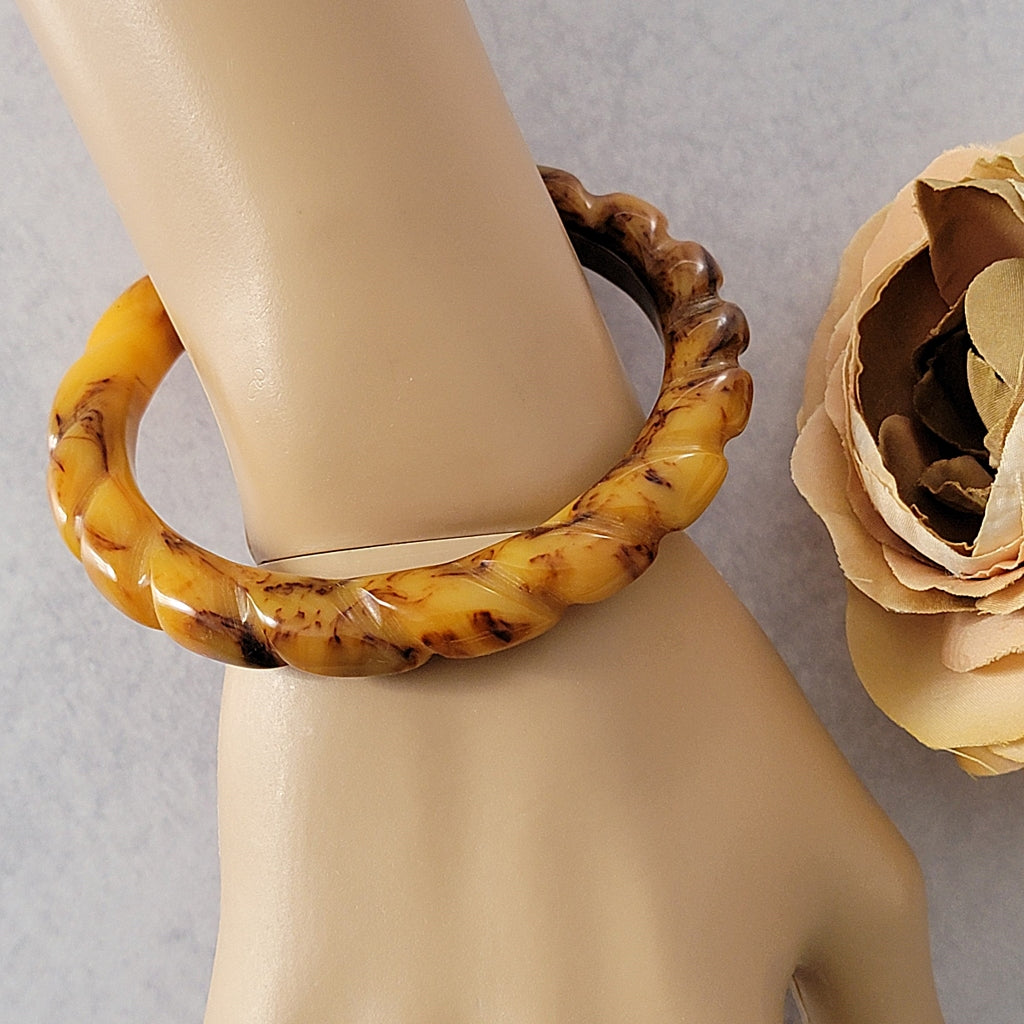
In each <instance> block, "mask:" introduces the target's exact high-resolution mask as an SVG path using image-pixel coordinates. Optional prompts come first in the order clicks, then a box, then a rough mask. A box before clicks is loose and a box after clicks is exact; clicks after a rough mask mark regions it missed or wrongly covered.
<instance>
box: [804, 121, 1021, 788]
mask: <svg viewBox="0 0 1024 1024" xmlns="http://www.w3.org/2000/svg"><path fill="white" fill-rule="evenodd" d="M1022 405H1024V135H1021V136H1017V137H1016V138H1014V139H1011V140H1008V141H1007V142H1005V143H1001V144H1000V145H998V146H996V147H993V148H991V149H989V148H965V149H959V150H953V151H951V152H949V153H945V154H943V155H942V156H941V157H939V158H938V159H937V160H935V161H933V162H932V164H930V165H929V166H928V167H927V168H926V169H925V171H924V172H923V174H922V175H921V177H920V178H919V179H918V180H917V181H915V182H912V183H911V184H910V185H907V186H906V187H905V188H904V189H903V190H902V191H901V192H900V193H899V194H898V195H897V197H896V199H895V200H894V201H893V202H892V203H891V204H890V205H889V206H887V207H886V208H885V209H883V210H881V211H879V213H877V214H875V216H874V217H872V218H871V220H869V221H868V222H867V224H865V225H864V226H863V227H862V228H861V229H860V231H859V232H858V233H857V234H856V235H855V236H854V239H853V241H852V242H851V243H850V246H849V248H848V249H847V251H846V253H845V255H844V257H843V261H842V264H841V267H840V271H839V277H838V280H837V282H836V288H835V292H834V294H833V298H832V301H831V303H830V305H829V308H828V310H827V312H826V314H825V318H824V320H823V321H822V324H821V326H820V327H819V329H818V333H817V335H816V337H815V340H814V345H813V348H812V352H811V356H810V360H809V364H808V369H807V382H806V389H805V394H804V403H803V408H802V409H801V412H800V416H799V419H798V426H799V429H800V433H799V437H798V438H797V442H796V446H795V448H794V451H793V478H794V480H795V482H796V484H797V487H798V488H799V489H800V491H801V493H802V494H803V495H804V497H805V498H806V499H807V501H808V502H809V504H810V505H811V507H812V508H813V509H814V511H815V512H816V513H817V514H818V515H819V516H821V518H822V519H823V520H824V522H825V524H826V526H827V527H828V530H829V532H830V534H831V536H832V541H833V543H834V545H835V548H836V553H837V555H838V558H839V562H840V565H841V566H842V569H843V572H844V573H845V574H846V577H847V579H848V581H849V584H850V586H849V588H848V589H849V601H848V604H847V637H848V641H849V645H850V653H851V655H852V658H853V663H854V666H855V668H856V670H857V673H858V675H859V676H860V678H861V680H862V682H863V683H864V686H865V688H866V689H867V691H868V693H869V694H870V696H871V698H872V699H873V700H874V701H875V703H876V704H878V706H879V707H880V708H881V709H882V710H883V711H884V712H885V713H886V714H887V715H889V717H890V718H892V719H893V720H894V721H895V722H897V723H898V724H899V725H901V726H903V727H904V728H905V729H907V730H908V731H909V732H910V733H912V734H913V735H914V736H916V737H917V738H918V739H919V740H921V742H923V743H925V744H926V745H928V746H930V747H933V748H936V749H943V750H951V751H952V752H953V753H955V754H956V756H957V758H958V760H959V762H960V764H961V766H962V767H963V768H965V769H966V770H967V771H968V772H971V773H972V774H976V775H988V774H996V773H1001V772H1005V771H1011V770H1014V769H1017V768H1020V767H1024V414H1022V413H1021V411H1020V410H1021V406H1022Z"/></svg>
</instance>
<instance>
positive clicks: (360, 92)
mask: <svg viewBox="0 0 1024 1024" xmlns="http://www.w3.org/2000/svg"><path fill="white" fill-rule="evenodd" d="M23 7H24V9H25V12H26V15H27V16H28V19H29V22H30V24H31V25H32V27H33V28H34V30H35V32H36V35H37V37H38V38H39V41H40V43H41V45H42V47H43V50H44V53H46V55H47V56H48V58H49V60H50V63H51V66H52V67H53V69H54V72H55V74H56V77H57V79H58V82H59V83H60V84H61V86H62V89H63V91H64V93H65V96H66V97H67V99H68V102H69V105H70V106H71V108H72V111H73V113H74V114H75V116H76V119H77V121H78V123H79V125H80V128H81V130H82V132H83V135H84V136H85V138H86V141H87V143H88V144H89V146H90V148H91V150H92V152H93V155H94V158H95V159H96V162H97V164H98V165H99V167H100V169H101V172H102V173H103V174H104V177H105V179H106V181H107V183H108V187H109V189H110V191H111V194H112V195H113V197H114V200H115V202H116V204H117V205H118V207H119V210H120V211H121V214H122V217H123V218H124V220H125V223H126V225H127V226H128V229H129V231H130V233H131V234H132V237H133V239H134V240H135V242H136V245H137V247H138V249H139V252H140V254H141V256H142V259H143V261H144V263H145V265H146V266H147V268H148V269H149V271H150V273H151V276H152V277H153V279H154V282H155V283H156V285H157V288H158V290H159V291H160V292H161V295H162V297H163V299H164V301H165V304H166V305H167V306H168V309H169V312H170V313H171V316H172V319H173V320H174V321H175V324H176V326H177V327H178V329H179V331H180V332H181V334H182V336H183V340H184V341H185V343H186V347H187V348H188V349H189V352H190V355H191V356H192V358H193V360H194V361H195V362H196V365H197V368H198V370H199V373H200V377H201V378H202V380H203V383H204V386H205V387H206V389H207V392H208V394H209V395H210V398H211V402H212V404H213V407H214V411H215V413H216V415H217V417H218V421H219V422H220V424H221V428H222V431H223V433H224V435H225V438H226V441H227V444H228V447H229V451H230V453H231V457H232V463H233V467H234V469H235V473H236V477H237V479H238V482H239V486H240V489H241V492H242V499H243V506H244V509H245V513H246V520H247V527H248V532H249V536H250V540H251V542H252V543H253V547H254V550H255V551H256V552H257V553H258V554H259V555H260V556H261V557H267V558H269V557H283V556H287V555H292V554H298V553H302V552H305V551H316V550H325V549H332V548H342V547H348V546H359V545H365V544H375V543H387V542H393V541H403V540H409V539H419V538H430V537H435V536H450V535H458V534H469V533H478V532H492V531H497V530H502V529H518V528H521V527H524V526H530V525H533V524H534V523H535V522H537V521H539V520H540V519H543V518H545V517H546V516H547V515H548V514H550V512H552V511H554V509H555V508H557V507H558V506H559V504H560V503H561V502H562V501H563V500H565V499H567V498H569V497H571V496H572V495H573V494H574V493H576V492H578V491H579V490H580V489H581V488H582V487H583V486H585V485H586V484H588V483H590V482H591V481H592V480H593V479H594V478H596V476H598V475H600V473H601V472H602V471H603V470H604V469H606V468H607V467H608V465H610V464H611V463H612V462H614V461H615V459H616V458H617V457H618V455H620V454H621V452H622V451H623V450H624V449H625V447H626V446H627V444H628V441H629V440H630V438H631V436H632V435H633V433H634V431H635V428H636V426H637V419H638V413H637V410H636V408H635V405H634V403H633V401H632V397H631V395H630V393H629V391H628V387H627V385H626V383H625V381H624V380H623V377H622V374H621V372H620V370H619V368H618V366H617V362H616V359H615V356H614V354H613V352H612V350H611V348H610V345H609V342H608V339H607V336H606V334H605V332H604V328H603V325H602V324H601V323H600V319H599V317H598V316H597V314H596V312H595V310H594V308H593V305H592V301H591V299H590V297H589V294H588V292H587V290H586V288H585V284H584V282H583V280H582V277H581V275H580V273H579V270H578V267H577V266H576V263H575V260H574V258H573V256H572V254H571V251H570V250H569V248H568V245H567V243H566V241H565V239H564V237H563V235H562V233H561V230H560V227H559V225H558V223H557V218H556V217H555V215H554V213H553V211H552V210H551V208H550V205H549V203H548V201H547V197H546V195H545V193H544V189H543V187H542V185H541V183H540V182H539V180H538V178H537V175H536V173H535V172H534V169H533V165H532V161H531V159H530V156H529V154H528V153H527V151H526V149H525V146H524V145H523V144H522V140H521V138H520V137H519V135H518V132H517V130H516V128H515V125H514V123H513V122H512V119H511V116H510V114H509V112H508V110H507V107H506V105H505V103H504V99H503V98H502V96H501V93H500V90H499V89H498V87H497V85H496V83H495V82H494V79H493V75H492V74H491V72H490V69H489V67H488V65H487V61H486V57H485V56H484V54H483V52H482V49H481V47H480V45H479V41H478V40H477V38H476V35H475V32H474V30H473V27H472V24H471V22H470V20H469V16H468V14H467V12H466V10H465V8H464V6H463V4H462V2H461V0H430V2H411V0H384V2H380V0H377V2H375V3H372V4H348V3H346V4H342V5H334V4H326V3H324V2H323V0H300V2H298V3H290V4H287V5H277V4H266V3H251V4H246V5H243V6H240V5H236V4H232V5H227V4H220V3H213V4H211V3H205V2H200V0H185V2H181V0H176V2H175V3H162V2H160V0H148V2H146V3H142V4H133V3H127V2H123V3H115V4H109V5H105V7H104V14H103V16H102V19H98V18H97V16H96V13H95V12H94V11H91V10H86V9H84V8H82V7H81V6H80V5H74V4H70V3H62V4H58V5H43V4H41V3H37V2H35V0H23ZM97 22H100V23H99V24H97ZM497 382H500V384H501V386H500V387H498V386H496V384H497ZM442 395H443V397H439V396H442ZM552 396H557V400H552Z"/></svg>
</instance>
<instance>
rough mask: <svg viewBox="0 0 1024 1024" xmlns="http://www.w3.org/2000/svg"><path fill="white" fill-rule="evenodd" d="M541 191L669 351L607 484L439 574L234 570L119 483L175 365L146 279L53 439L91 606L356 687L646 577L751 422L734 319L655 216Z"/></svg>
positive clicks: (64, 510)
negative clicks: (97, 594) (651, 401)
mask: <svg viewBox="0 0 1024 1024" xmlns="http://www.w3.org/2000/svg"><path fill="white" fill-rule="evenodd" d="M542 174H543V176H544V180H545V183H546V184H547V187H548V191H549V193H550V195H551V198H552V200H553V201H554V203H555V205H556V207H557V209H558V212H559V214H560V216H561V218H562V222H563V224H564V225H565V228H566V230H567V231H568V233H569V235H570V237H571V239H572V241H573V244H574V246H575V248H576V252H577V254H578V256H579V258H580V260H581V261H582V262H583V263H584V264H585V265H587V266H589V267H591V268H592V269H594V270H595V271H597V272H598V273H600V274H601V275H602V276H604V277H607V278H608V279H609V280H611V281H613V283H615V284H617V285H619V286H620V287H621V288H622V289H623V290H624V291H626V292H627V293H628V294H629V295H630V296H631V297H632V298H633V299H634V300H635V301H636V302H637V303H638V304H639V305H640V306H641V307H642V308H643V309H644V311H645V312H646V313H647V315H648V316H649V317H650V319H651V320H652V322H653V323H654V324H655V326H656V327H657V328H658V330H659V332H660V333H661V335H662V338H663V340H664V343H665V373H664V378H663V381H662V387H661V393H660V395H659V397H658V400H657V402H656V404H655V406H654V409H653V411H652V412H651V414H650V417H649V418H648V420H647V422H646V423H645V425H644V427H643V429H642V431H641V433H640V436H639V437H638V438H637V440H636V442H635V443H634V444H633V447H632V448H631V449H630V450H629V452H628V453H627V454H626V455H625V457H624V458H623V459H622V460H621V461H620V462H619V463H618V464H617V465H616V466H614V467H613V468H612V469H611V470H610V471H609V472H608V473H607V474H606V475H605V476H604V477H603V478H602V479H601V480H600V481H598V482H597V483H596V484H594V486H593V487H591V488H590V489H589V490H587V491H585V492H584V493H583V494H582V495H580V497H578V498H577V499H576V500H575V501H573V502H571V503H570V504H569V505H567V506H566V507H565V508H563V509H562V510H561V511H559V512H557V513H555V515H553V516H552V517H551V518H550V519H548V520H547V521H546V522H544V523H541V525H540V526H537V527H535V528H534V529H532V530H527V531H525V532H524V533H519V534H516V535H515V536H513V537H509V538H508V539H506V540H504V541H501V542H499V543H497V544H493V545H491V546H489V547H487V548H484V549H483V550H480V551H477V552H475V553H473V554H471V555H467V556H466V557H464V558H459V559H456V560H454V561H452V562H446V563H444V564H441V565H433V566H426V567H423V568H416V569H407V570H402V571H398V572H390V573H380V574H376V575H370V576H363V577H359V578H356V579H349V580H333V579H320V578H316V577H308V576H300V575H294V574H289V573H280V572H271V571H268V570H264V569H261V568H258V567H254V566H246V565H240V564H237V563H234V562H231V561H228V560H227V559H224V558H221V557H219V556H218V555H215V554H212V553H211V552H208V551H205V550H203V549H202V548H200V547H198V546H197V545H195V544H192V543H191V542H190V541H188V540H186V539H185V538H184V537H182V536H180V535H179V534H177V533H175V532H174V531H173V530H171V529H170V528H169V527H168V526H167V525H166V524H165V523H163V522H162V521H161V520H160V518H159V517H158V516H157V515H156V513H155V512H154V511H153V510H152V509H151V508H150V507H149V505H148V504H147V503H146V501H145V499H144V498H143V497H142V494H141V492H140V491H139V488H138V485H137V484H136V482H135V479H134V476H133V474H132V468H131V467H132V462H133V456H134V449H135V438H136V435H137V431H138V424H139V421H140V420H141V418H142V414H143V412H144V411H145V408H146V405H147V404H148V402H149V400H150V398H151V397H152V395H153V392H154V391H155V390H156V388H157V387H158V385H159V383H160V381H161V379H162V378H163V377H164V375H165V374H166V373H167V371H168V369H170V367H171V365H172V364H173V363H174V361H175V359H177V357H178V355H179V354H180V352H181V343H180V341H179V340H178V336H177V334H176V333H175V331H174V328H173V327H172V326H171V323H170V320H169V319H168V317H167V314H166V312H165V311H164V308H163V305H162V304H161V302H160V299H159V297H158V296H157V294H156V291H155V290H154V288H153V286H152V284H151V283H150V281H149V279H148V278H143V279H142V280H141V281H139V282H137V283H136V284H135V285H133V286H132V287H131V288H129V289H128V291H127V292H125V293H124V295H122V296H121V297H120V298H119V299H118V300H117V301H116V302H115V303H114V304H113V306H111V307H110V309H109V310H108V311H107V312H106V314H104V316H103V317H102V319H101V320H100V322H99V323H98V324H97V326H96V328H95V330H94V331H93V333H92V335H91V336H90V338H89V342H88V345H87V347H86V351H85V354H84V355H83V356H82V358H81V359H79V360H78V362H76V363H75V364H74V366H73V367H72V368H71V370H70V371H69V372H68V374H67V376H66V377H65V378H64V380H63V382H62V384H61V386H60V389H59V391H58V393H57V397H56V399H55V402H54V409H53V412H52V415H51V423H50V462H49V474H48V482H49V491H50V499H51V503H52V506H53V511H54V516H55V518H56V520H57V523H58V526H59V528H60V530H61V532H62V534H63V536H64V540H65V542H66V543H67V545H68V547H70V549H71V551H72V552H73V553H74V554H75V555H76V556H77V557H79V558H80V559H81V560H82V562H83V564H84V566H85V569H86V572H87V573H88V574H89V577H90V578H91V579H92V581H93V583H94V584H95V585H96V586H97V587H98V589H99V590H100V591H101V592H102V593H103V594H104V596H106V597H107V598H108V599H109V600H110V601H111V602H112V603H113V604H115V605H116V606H117V607H118V608H120V609H121V610H122V611H123V612H125V613H126V614H127V615H130V616H131V617H132V618H134V619H136V620H138V621H139V622H142V623H144V624H145V625H147V626H152V627H154V628H162V629H163V630H164V631H165V632H167V633H168V634H169V635H170V636H171V637H172V638H173V639H174V640H176V641H177V642H178V643H180V644H182V645H183V646H184V647H187V648H188V649H189V650H192V651H195V652H196V653H198V654H202V655H206V656H207V657H210V658H215V659H217V660H219V661H223V662H228V663H230V664H233V665H244V666H249V667H253V668H272V667H277V666H281V665H293V666H295V667H296V668H298V669H301V670H302V671H304V672H313V673H317V674H320V675H329V676H367V675H377V674H383V673H394V672H403V671H406V670H408V669H411V668H415V667H416V666H418V665H421V664H422V663H423V662H425V661H426V660H427V659H428V658H430V657H431V655H433V654H440V655H443V656H444V657H446V658H472V657H476V656H478V655H483V654H491V653H492V652H495V651H499V650H503V649H505V648H507V647H512V646H514V645H516V644H519V643H522V642H523V641H525V640H529V639H531V638H532V637H535V636H538V635H540V634H541V633H544V632H545V631H546V630H548V629H549V628H550V627H551V626H553V625H554V623H555V622H557V621H558V619H559V618H560V617H561V615H562V613H563V611H564V610H565V608H566V607H567V606H568V605H572V604H589V603H592V602H595V601H600V600H601V599H603V598H605V597H608V596H609V595H611V594H613V593H615V592H616V591H618V590H619V589H621V588H622V587H623V586H625V585H626V584H627V583H629V582H630V581H631V580H633V579H635V578H636V577H637V576H639V575H640V574H641V573H642V572H643V571H644V570H645V569H647V567H648V566H649V565H650V564H651V562H652V561H653V559H654V556H655V554H656V553H657V548H658V543H659V542H660V540H661V538H662V537H663V536H664V535H665V534H666V533H669V532H670V531H672V530H680V529H683V528H685V527H686V526H688V525H689V524H690V523H692V522H693V521H694V520H695V519H696V518H697V517H698V516H699V515H700V514H701V512H703V510H704V509H705V508H706V507H707V505H708V503H709V502H710V501H711V499H712V497H713V496H714V494H715V492H716V491H717V490H718V487H719V485H720V484H721V482H722V480H723V478H724V476H725V469H726V464H725V458H724V456H723V455H722V449H723V446H724V445H725V443H726V442H727V441H728V440H729V439H730V438H732V437H734V436H735V435H736V434H738V433H739V432H740V431H741V430H742V429H743V427H744V426H745V424H746V420H747V415H748V412H749V408H750V398H751V385H750V378H749V377H748V375H747V374H746V372H745V371H744V370H742V369H741V368H740V367H739V366H738V364H737V357H738V356H739V354H740V352H742V351H743V349H744V348H745V347H746V343H747V325H746V321H745V319H744V317H743V314H742V313H741V312H740V310H739V309H738V308H737V307H736V306H734V305H732V304H731V303H727V302H724V301H722V300H721V299H719V298H718V296H717V293H716V289H717V285H718V281H719V277H720V275H719V270H718V267H717V265H716V264H715V262H714V260H713V259H712V258H711V256H710V255H709V254H708V253H707V252H706V251H705V250H704V249H703V248H702V247H701V246H700V245H697V244H695V243H693V242H678V241H675V240H674V239H672V238H671V237H669V235H668V233H667V230H666V224H665V219H664V217H663V216H662V215H661V214H660V213H659V212H658V211H657V210H656V209H654V208H653V207H652V206H649V205H648V204H646V203H644V202H642V201H641V200H639V199H636V198H634V197H632V196H627V195H623V194H613V195H607V196H593V195H591V194H590V193H589V192H587V191H586V190H585V189H584V188H583V187H582V186H581V185H580V183H579V182H578V181H577V180H576V179H575V178H574V177H573V176H572V175H570V174H567V173H565V172H564V171H556V170H553V169H547V168H543V169H542Z"/></svg>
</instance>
